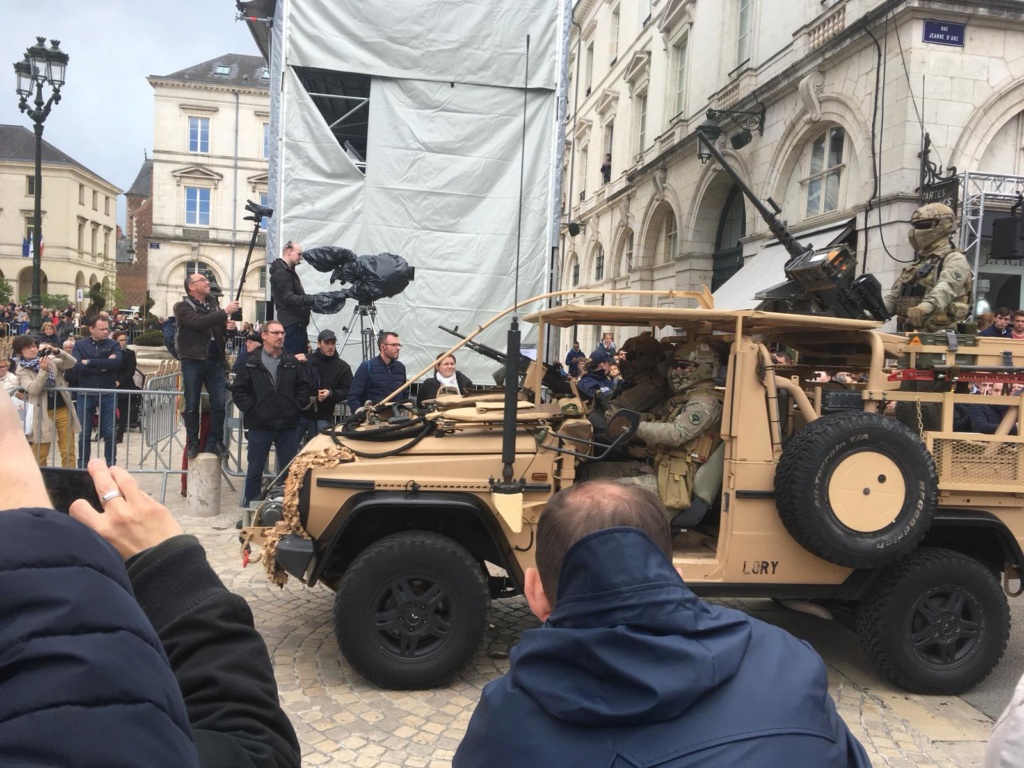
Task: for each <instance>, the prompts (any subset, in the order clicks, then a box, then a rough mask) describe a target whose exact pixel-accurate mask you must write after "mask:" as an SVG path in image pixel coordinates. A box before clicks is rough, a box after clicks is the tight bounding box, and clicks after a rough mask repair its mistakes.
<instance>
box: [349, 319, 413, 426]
mask: <svg viewBox="0 0 1024 768" xmlns="http://www.w3.org/2000/svg"><path fill="white" fill-rule="evenodd" d="M377 347H378V348H379V349H380V355H378V356H377V357H375V358H373V359H372V360H367V361H366V362H365V363H362V364H361V365H360V366H359V368H358V369H357V370H356V373H355V376H354V377H353V378H352V386H351V387H350V388H349V391H348V409H349V411H351V412H352V413H355V412H356V411H358V410H359V409H360V408H362V407H363V406H364V405H366V403H367V402H370V403H379V402H380V401H381V400H383V399H384V398H385V397H387V396H388V395H390V394H391V393H392V392H394V391H395V390H396V389H399V388H400V387H402V386H404V385H405V382H406V376H405V366H404V365H403V364H402V363H400V362H399V360H398V355H399V353H400V352H401V351H402V344H401V342H399V340H398V334H397V333H395V332H394V331H381V334H380V336H378V337H377ZM405 394H406V393H404V392H403V393H400V394H399V395H398V396H397V397H396V399H399V400H400V399H402V397H404V395H405Z"/></svg>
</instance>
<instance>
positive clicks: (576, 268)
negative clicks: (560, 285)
mask: <svg viewBox="0 0 1024 768" xmlns="http://www.w3.org/2000/svg"><path fill="white" fill-rule="evenodd" d="M569 284H570V285H572V287H573V288H575V287H576V286H578V285H579V284H580V261H579V259H577V258H576V257H575V256H573V257H572V277H571V278H570V279H569Z"/></svg>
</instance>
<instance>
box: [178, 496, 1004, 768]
mask: <svg viewBox="0 0 1024 768" xmlns="http://www.w3.org/2000/svg"><path fill="white" fill-rule="evenodd" d="M168 501H169V502H170V505H171V507H172V509H174V511H175V513H176V514H178V515H179V519H181V521H182V523H183V524H184V526H185V527H186V529H187V530H188V531H189V532H191V533H194V534H195V535H197V536H199V538H200V539H201V540H202V542H203V544H204V546H205V547H206V549H207V552H208V553H209V556H210V559H211V561H212V562H213V564H214V567H215V568H216V570H217V571H218V573H220V575H221V576H222V578H223V579H224V581H225V583H226V584H227V585H228V587H229V588H230V589H232V590H233V591H235V592H237V593H239V594H241V595H243V596H244V597H245V598H246V599H247V600H248V601H249V603H250V605H251V606H252V608H253V612H254V613H255V616H256V623H257V626H258V627H259V629H260V631H261V632H262V633H263V635H264V637H265V638H266V641H267V645H268V647H269V649H270V653H271V656H272V658H273V660H274V666H275V669H276V672H277V679H278V683H279V685H280V690H281V699H282V702H283V704H284V707H285V709H286V710H287V712H288V714H289V715H290V717H291V719H292V722H293V723H294V724H295V729H296V731H297V732H298V735H299V739H300V741H301V742H302V750H303V764H304V765H308V766H321V765H322V766H356V767H357V768H390V767H391V766H411V767H412V768H417V767H424V766H430V767H431V768H434V767H438V768H439V767H441V766H447V765H449V764H450V762H451V759H452V755H453V754H454V751H455V749H456V747H457V746H458V744H459V740H460V739H461V737H462V735H463V734H464V732H465V728H466V724H467V722H468V720H469V717H470V715H471V714H472V711H473V708H474V706H475V705H476V702H477V700H478V698H479V695H480V690H481V689H482V688H483V686H484V685H485V684H486V683H487V682H488V681H490V680H492V679H493V678H495V677H496V676H498V675H500V674H501V673H503V672H504V671H505V670H506V669H507V668H508V661H507V657H508V650H509V648H510V647H511V646H512V645H514V643H515V642H516V639H517V638H518V637H519V635H520V634H521V633H522V632H523V631H524V630H526V629H529V628H531V627H535V626H537V621H536V619H534V618H533V616H532V615H531V614H530V612H529V610H528V609H527V607H526V603H525V601H524V600H523V599H521V598H519V599H513V600H505V601H499V602H496V603H495V604H494V607H493V609H492V615H491V628H490V630H489V632H488V633H487V637H486V642H485V644H484V646H483V648H482V649H481V651H480V653H479V654H478V656H477V658H476V659H475V661H474V663H473V664H472V665H471V666H470V667H469V668H468V669H467V670H465V671H464V672H463V674H462V675H461V676H460V677H459V678H458V679H457V680H456V681H455V682H454V683H452V684H451V685H450V686H448V687H447V688H444V689H440V690H434V691H414V692H404V691H382V690H378V689H376V688H374V687H372V686H370V685H368V684H367V683H366V682H365V681H364V680H363V679H362V678H360V677H359V676H358V675H357V674H356V673H355V672H353V671H352V669H351V668H350V667H349V666H348V664H347V663H346V662H345V661H344V659H343V658H342V657H341V655H340V653H339V652H338V647H337V644H336V642H335V639H334V630H333V611H332V597H333V595H332V593H331V592H330V591H328V590H327V589H325V588H323V587H317V588H314V589H307V588H305V587H303V586H301V585H299V584H297V583H296V582H295V581H294V580H290V581H289V583H288V585H287V586H285V587H284V588H283V589H280V588H278V587H274V586H272V585H271V584H270V583H269V582H268V581H267V579H266V578H265V575H264V572H263V570H262V568H261V567H259V566H252V565H250V566H249V567H248V568H246V569H244V570H243V569H242V568H241V567H240V565H241V560H240V556H239V552H238V545H237V532H236V531H235V528H234V522H235V520H236V519H237V515H236V514H235V513H234V511H233V508H230V509H229V505H230V502H227V503H225V505H224V509H225V510H229V511H227V512H225V513H224V514H222V515H220V516H218V517H215V518H205V519H204V518H190V517H186V516H184V514H183V509H184V501H185V500H184V499H182V498H180V497H178V496H173V497H171V496H170V495H169V498H168ZM729 603H730V604H732V605H736V606H738V607H741V608H744V609H745V610H747V611H749V612H751V613H753V614H754V615H756V616H758V617H759V618H762V619H764V620H766V621H771V622H772V623H776V624H779V625H780V626H784V627H785V628H787V629H788V630H789V631H791V632H793V633H794V634H796V635H798V636H800V637H802V638H804V639H806V640H808V641H809V642H811V644H812V645H814V647H815V648H816V649H817V650H818V651H819V653H821V654H822V656H823V657H824V658H825V660H826V663H827V665H828V670H829V680H830V688H831V692H832V696H833V697H834V698H835V700H836V703H837V705H838V708H839V712H840V714H841V715H842V716H843V718H844V719H845V720H846V722H847V723H848V724H849V725H850V728H851V729H852V730H853V732H854V734H855V735H856V736H857V737H858V738H859V739H860V740H861V742H862V743H863V744H864V746H865V747H866V749H867V750H868V753H869V755H870V756H871V760H872V762H873V764H874V765H876V766H892V767H893V768H909V767H910V766H915V767H924V766H935V767H941V768H970V767H971V766H978V765H980V764H981V758H982V755H983V752H984V742H985V740H986V739H987V737H988V732H989V729H990V727H991V722H990V720H989V718H988V717H986V716H985V715H984V714H983V713H982V712H980V711H978V710H977V709H975V708H974V707H972V706H971V705H970V704H968V703H967V702H965V701H964V700H962V699H959V698H955V697H928V696H916V695H912V694H908V693H906V692H905V691H901V690H898V689H896V688H895V687H893V686H891V685H889V684H888V683H887V682H885V681H884V680H882V679H881V678H880V677H879V675H878V674H877V673H876V672H875V670H874V668H873V667H871V666H870V664H869V662H868V661H867V660H866V659H865V658H864V656H863V654H862V653H861V651H860V647H859V645H858V643H857V640H856V638H855V636H854V635H853V634H852V633H851V632H849V631H848V630H846V629H844V628H842V627H841V626H839V625H838V624H836V623H834V622H825V621H822V620H819V619H816V618H813V617H811V616H806V615H804V614H799V613H795V612H792V611H789V610H786V609H783V608H781V607H779V606H778V605H777V604H775V603H773V602H772V601H768V600H743V601H729ZM1007 655H1008V656H1009V657H1011V658H1010V659H1008V660H1007V661H1004V663H1003V664H1002V665H1001V667H1000V668H999V669H997V670H996V672H995V675H994V677H993V680H992V681H991V682H986V686H987V687H988V688H989V689H991V691H994V693H991V692H990V694H989V696H988V698H989V699H990V700H991V702H992V703H991V706H995V707H996V710H995V711H998V709H1001V707H1002V706H1003V704H1004V703H1005V701H1006V700H1007V699H1008V698H1009V695H1010V691H1011V690H1012V688H1013V685H1014V684H1015V683H1016V679H1017V676H1016V675H1017V673H1016V670H1017V666H1016V662H1017V661H1019V659H1018V658H1017V656H1019V651H1016V650H1015V649H1014V648H1013V646H1011V648H1010V649H1009V650H1008V653H1007ZM1004 670H1009V673H1008V674H1007V673H1006V672H1004ZM1011 675H1012V679H1010V676H1011ZM997 699H998V700H1000V702H1001V703H1000V702H997V701H996V700H997Z"/></svg>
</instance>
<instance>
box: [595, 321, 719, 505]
mask: <svg viewBox="0 0 1024 768" xmlns="http://www.w3.org/2000/svg"><path fill="white" fill-rule="evenodd" d="M627 359H628V358H627ZM718 369H719V362H718V356H717V354H716V353H715V351H714V350H713V349H712V348H711V346H710V345H709V344H708V343H707V342H704V341H692V342H686V343H684V344H680V345H679V346H678V347H677V348H676V350H675V352H674V354H673V356H672V360H671V367H670V369H669V371H668V373H667V374H666V376H665V378H666V380H667V382H668V385H669V388H670V389H671V390H672V396H671V397H670V398H669V399H668V401H667V402H666V403H665V405H664V406H663V407H662V408H660V409H658V411H657V412H656V413H655V419H656V420H653V421H645V422H642V423H641V424H640V426H639V428H638V429H637V437H639V438H640V439H642V440H643V441H644V442H645V443H647V448H648V451H649V452H653V453H654V458H653V467H654V472H653V473H650V474H639V475H637V476H634V477H624V478H622V482H624V483H629V484H632V485H639V486H641V487H645V488H647V489H648V490H650V491H653V492H655V493H657V494H658V495H659V496H660V497H661V500H662V502H664V504H665V507H666V508H667V509H668V511H669V514H670V516H671V517H670V519H671V518H672V517H675V516H676V514H677V513H678V512H679V511H680V510H683V509H687V508H688V507H689V506H690V504H691V501H692V500H693V499H692V489H693V479H694V474H695V472H696V470H697V468H698V467H699V466H700V465H701V464H703V463H704V462H705V461H707V460H708V458H709V456H710V455H711V453H712V451H713V450H714V448H715V447H716V445H717V443H718V439H717V437H718V435H717V427H718V425H719V424H720V422H721V419H722V395H721V394H720V393H719V392H718V391H717V390H716V388H715V382H714V377H715V375H716V374H717V373H718ZM609 434H611V435H612V436H614V434H617V431H616V424H615V420H614V419H613V420H612V422H611V423H610V424H609ZM703 501H705V502H707V501H710V500H709V499H704V500H703ZM705 506H706V505H705Z"/></svg>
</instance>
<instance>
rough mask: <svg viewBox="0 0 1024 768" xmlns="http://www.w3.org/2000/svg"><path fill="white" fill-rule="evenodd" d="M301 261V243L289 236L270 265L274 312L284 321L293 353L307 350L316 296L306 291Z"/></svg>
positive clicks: (288, 346)
mask: <svg viewBox="0 0 1024 768" xmlns="http://www.w3.org/2000/svg"><path fill="white" fill-rule="evenodd" d="M300 261H302V246H301V245H299V244H298V243H293V242H292V241H291V240H289V241H288V242H287V243H285V244H284V251H283V252H282V255H281V258H279V259H277V260H275V261H274V263H273V264H271V265H270V296H271V298H272V299H273V301H274V312H276V313H277V319H278V320H280V321H281V324H282V325H284V350H285V352H288V353H289V354H292V355H299V354H305V352H306V347H307V345H308V343H309V339H308V337H307V335H306V326H307V325H309V312H310V308H311V307H312V306H313V304H314V302H315V297H314V296H310V295H307V293H306V291H305V290H304V289H303V287H302V281H301V280H299V275H298V273H297V272H296V271H295V268H296V267H297V266H298V265H299V262H300Z"/></svg>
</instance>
